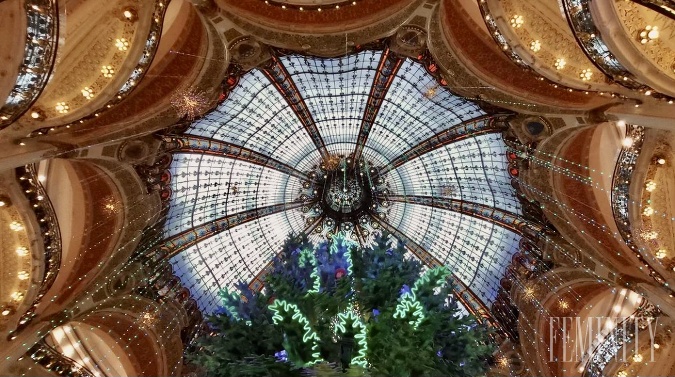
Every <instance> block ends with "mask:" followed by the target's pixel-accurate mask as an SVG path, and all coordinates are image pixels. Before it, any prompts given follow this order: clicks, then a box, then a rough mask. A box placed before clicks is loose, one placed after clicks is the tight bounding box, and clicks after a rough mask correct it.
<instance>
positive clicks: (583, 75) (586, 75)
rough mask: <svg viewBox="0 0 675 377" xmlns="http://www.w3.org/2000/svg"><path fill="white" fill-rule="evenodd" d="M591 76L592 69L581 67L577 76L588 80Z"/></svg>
mask: <svg viewBox="0 0 675 377" xmlns="http://www.w3.org/2000/svg"><path fill="white" fill-rule="evenodd" d="M591 77H593V71H591V70H590V69H583V70H581V72H580V73H579V78H580V79H581V80H582V81H588V80H590V79H591Z"/></svg>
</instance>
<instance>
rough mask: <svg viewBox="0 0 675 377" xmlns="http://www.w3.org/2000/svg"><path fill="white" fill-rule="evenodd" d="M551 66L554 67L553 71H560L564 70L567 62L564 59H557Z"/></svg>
mask: <svg viewBox="0 0 675 377" xmlns="http://www.w3.org/2000/svg"><path fill="white" fill-rule="evenodd" d="M553 65H554V66H555V69H557V70H561V69H563V68H565V66H566V65H567V62H566V61H565V59H563V58H559V59H556V60H555V63H553Z"/></svg>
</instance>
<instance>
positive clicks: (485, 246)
mask: <svg viewBox="0 0 675 377" xmlns="http://www.w3.org/2000/svg"><path fill="white" fill-rule="evenodd" d="M406 207H407V208H406V215H405V216H404V217H403V221H401V222H400V225H399V229H400V230H401V231H402V232H404V233H405V234H406V235H408V237H410V238H411V239H412V240H414V241H415V242H417V243H418V244H420V245H421V246H423V247H424V248H425V249H427V250H428V251H429V252H430V253H431V254H432V255H433V256H434V257H435V258H436V259H438V260H439V261H440V262H442V263H444V264H446V265H447V266H450V267H451V268H452V271H453V272H454V273H455V274H456V276H457V277H458V278H459V279H460V280H461V281H462V282H464V284H466V285H467V286H468V287H470V288H471V289H472V290H473V292H474V293H475V294H476V295H478V296H479V297H480V298H481V300H482V301H483V302H485V303H491V302H492V301H493V300H494V299H495V297H496V295H497V291H498V289H499V280H500V279H501V278H502V277H503V276H504V272H505V270H506V267H507V265H508V263H509V262H510V260H511V257H512V255H513V254H514V253H515V252H516V251H517V250H518V241H519V240H520V236H519V235H517V234H515V233H513V232H511V231H509V230H506V229H504V228H502V227H500V226H497V225H493V224H492V223H489V222H487V221H484V220H481V219H477V218H474V217H471V216H467V215H462V214H459V213H456V212H452V211H448V210H442V209H438V208H430V207H423V206H419V205H416V204H406Z"/></svg>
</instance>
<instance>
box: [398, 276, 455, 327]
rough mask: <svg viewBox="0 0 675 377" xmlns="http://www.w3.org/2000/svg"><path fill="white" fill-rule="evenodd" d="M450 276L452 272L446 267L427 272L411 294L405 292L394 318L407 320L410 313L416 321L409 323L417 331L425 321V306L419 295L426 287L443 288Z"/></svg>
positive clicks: (416, 283)
mask: <svg viewBox="0 0 675 377" xmlns="http://www.w3.org/2000/svg"><path fill="white" fill-rule="evenodd" d="M449 276H450V270H449V269H448V268H447V267H445V266H440V267H435V268H432V269H431V270H429V271H427V272H426V273H425V274H424V275H422V276H421V277H420V278H419V279H417V281H415V285H414V286H413V288H412V289H411V290H410V292H404V293H403V294H402V295H401V299H400V300H399V303H398V305H396V312H395V313H394V318H406V317H408V313H410V314H411V316H412V317H414V318H415V319H414V320H411V321H409V322H408V323H410V325H412V327H413V329H417V327H418V326H419V325H420V324H421V323H422V321H423V320H424V306H423V305H422V303H421V302H420V301H419V300H418V297H417V294H418V293H419V292H420V290H422V289H423V288H425V287H427V288H436V287H440V286H442V285H443V284H445V282H446V281H447V279H448V277H449Z"/></svg>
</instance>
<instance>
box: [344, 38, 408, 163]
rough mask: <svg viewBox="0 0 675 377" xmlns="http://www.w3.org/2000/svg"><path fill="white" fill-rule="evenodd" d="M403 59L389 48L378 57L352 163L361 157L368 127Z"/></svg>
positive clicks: (375, 116) (378, 111)
mask: <svg viewBox="0 0 675 377" xmlns="http://www.w3.org/2000/svg"><path fill="white" fill-rule="evenodd" d="M402 63H403V59H401V58H399V57H398V56H396V54H393V53H392V52H391V51H389V49H386V50H384V52H383V53H382V57H381V58H380V64H378V66H377V72H376V73H375V77H374V78H373V85H372V87H371V89H370V94H369V95H368V103H367V104H366V109H365V111H364V113H363V119H362V121H361V127H360V129H359V134H358V137H357V138H356V149H354V154H353V158H354V163H356V161H358V160H359V159H360V158H361V153H362V152H363V148H364V147H365V145H366V143H367V142H368V136H369V135H370V129H371V128H372V127H373V124H375V119H377V116H378V115H379V113H380V106H382V103H383V102H384V99H385V97H386V96H387V92H388V91H389V88H390V87H391V83H392V82H393V81H394V78H396V75H397V74H398V70H399V68H401V64H402Z"/></svg>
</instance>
